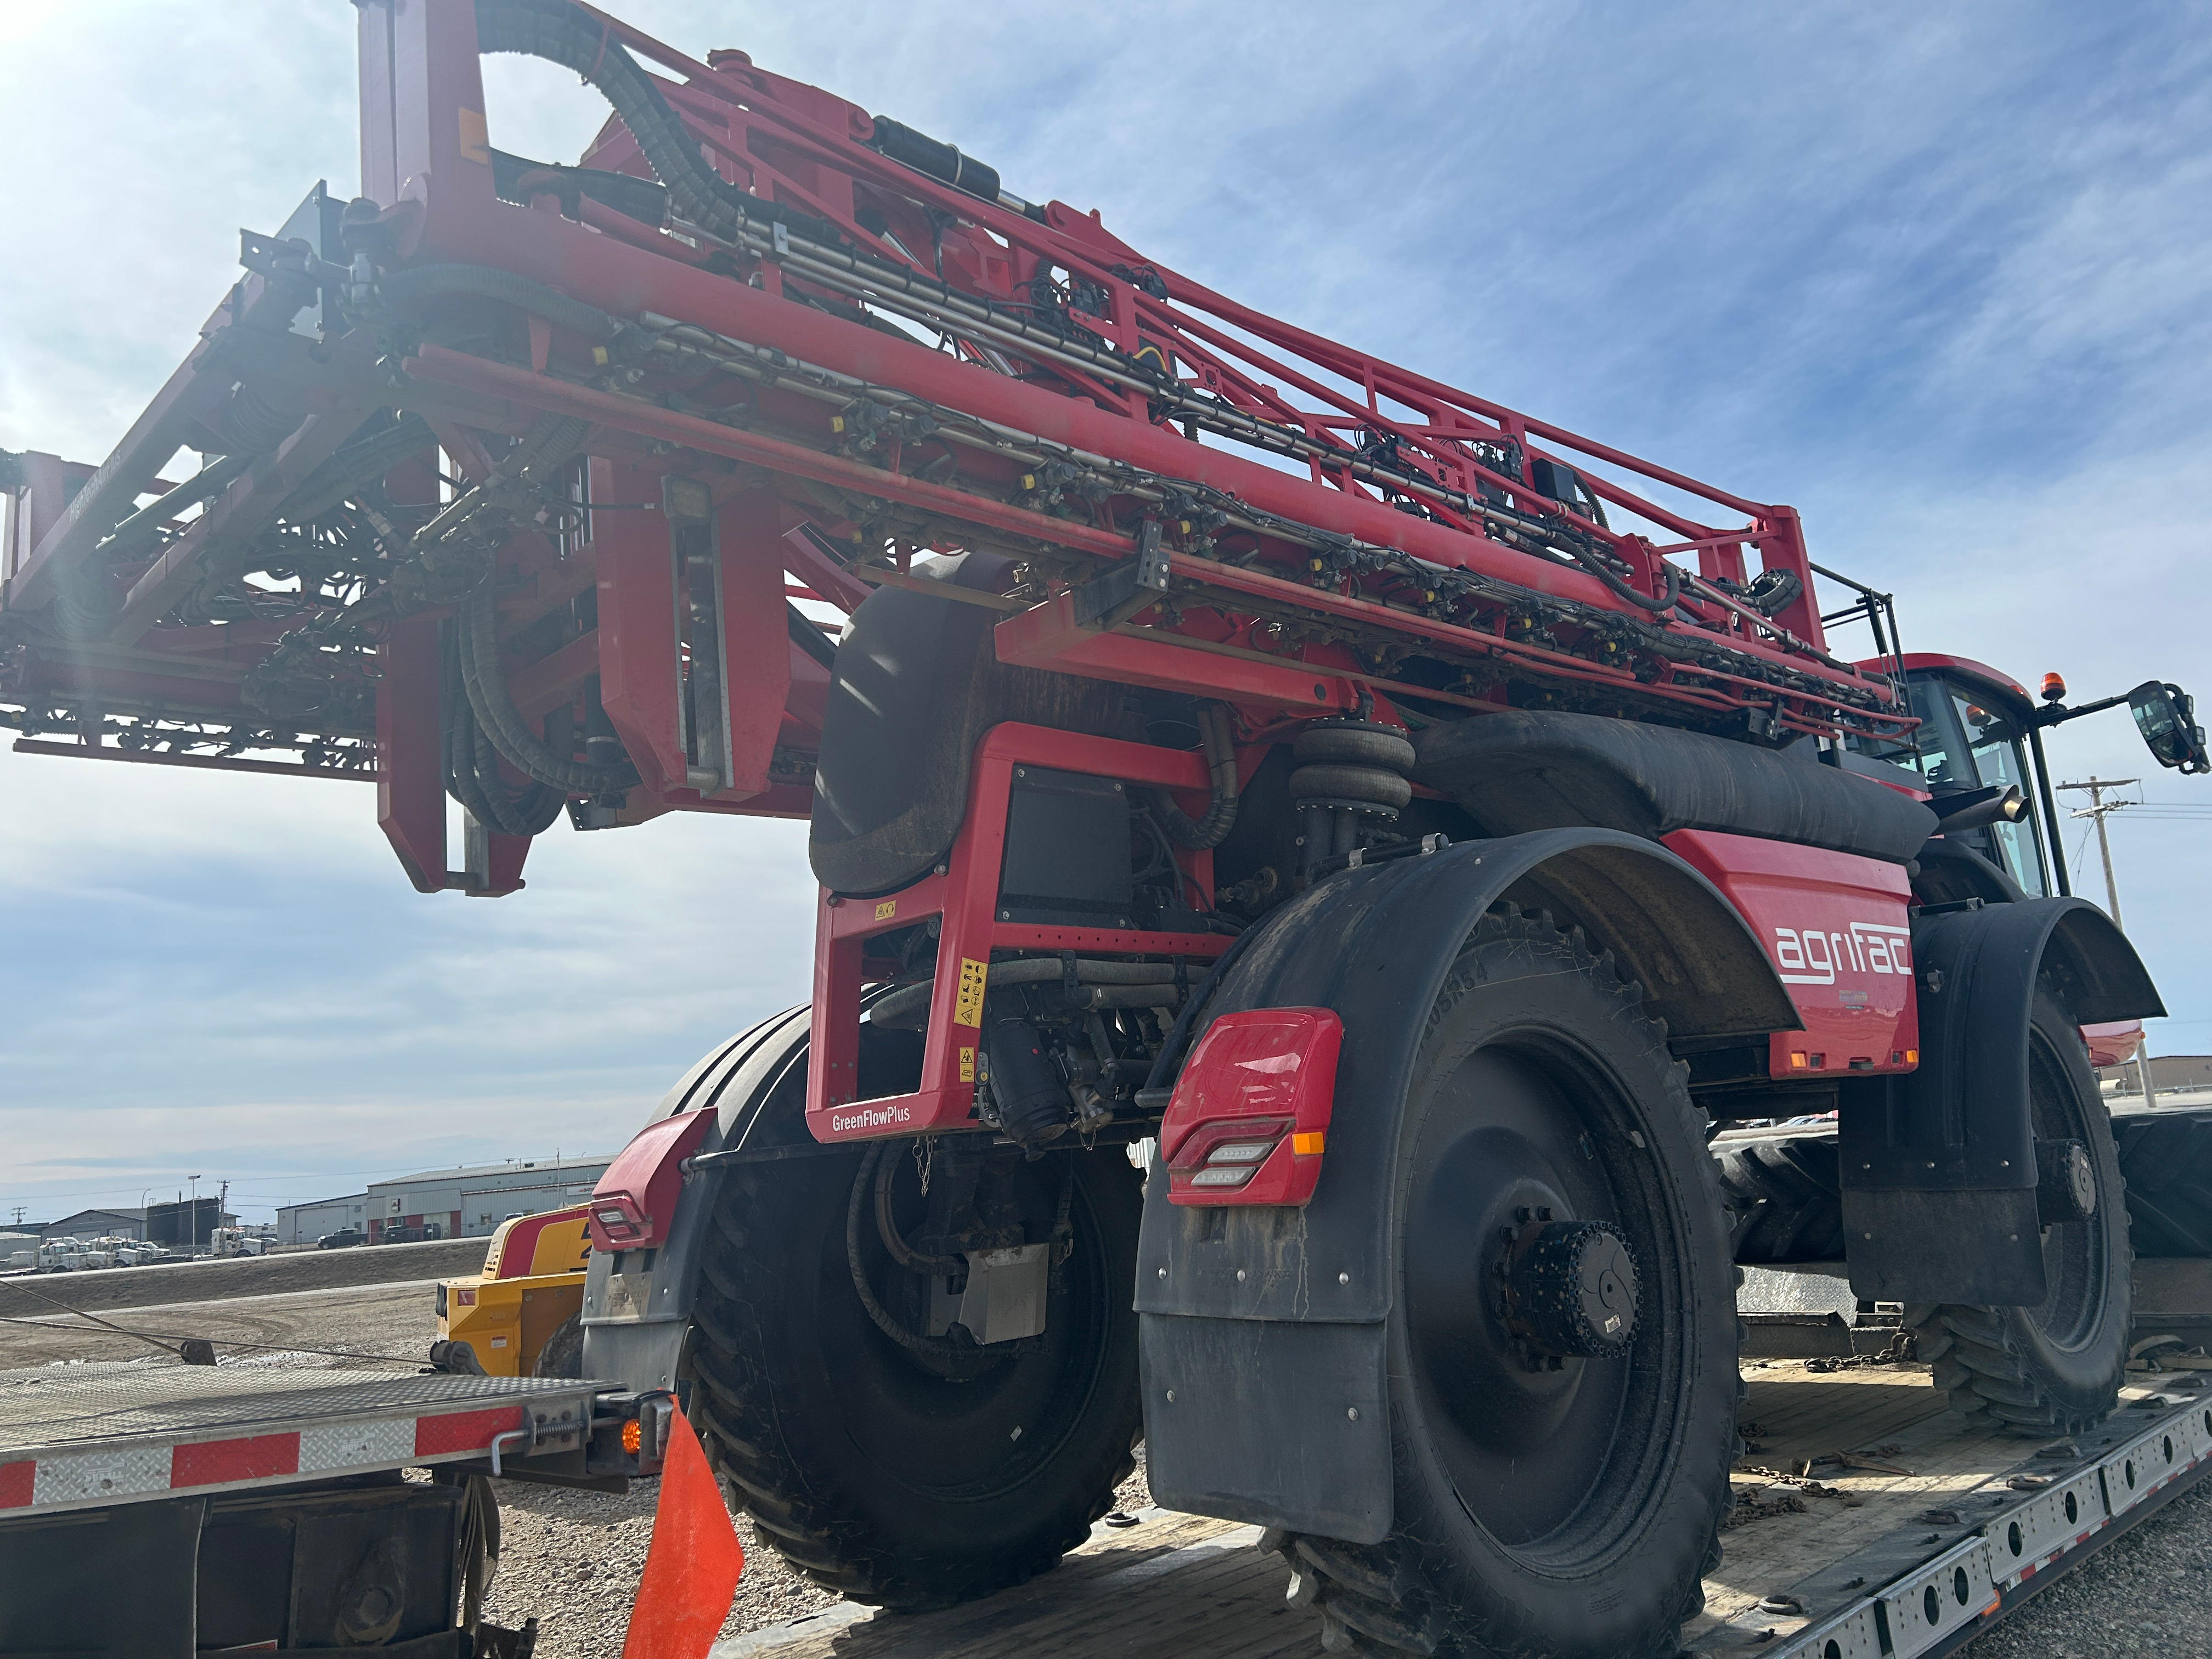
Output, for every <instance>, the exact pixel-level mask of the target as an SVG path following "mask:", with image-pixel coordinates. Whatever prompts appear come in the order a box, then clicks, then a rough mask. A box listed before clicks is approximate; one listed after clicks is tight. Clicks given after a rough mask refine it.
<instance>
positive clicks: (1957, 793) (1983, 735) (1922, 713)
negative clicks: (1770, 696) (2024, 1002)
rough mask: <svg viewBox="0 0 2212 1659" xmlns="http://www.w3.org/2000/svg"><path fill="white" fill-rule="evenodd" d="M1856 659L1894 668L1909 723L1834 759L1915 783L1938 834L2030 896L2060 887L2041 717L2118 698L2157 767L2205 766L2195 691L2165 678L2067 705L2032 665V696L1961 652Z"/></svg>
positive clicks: (2195, 769)
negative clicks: (2039, 688)
mask: <svg viewBox="0 0 2212 1659" xmlns="http://www.w3.org/2000/svg"><path fill="white" fill-rule="evenodd" d="M1860 666H1861V667H1863V668H1869V669H1874V670H1875V671H1879V672H1882V673H1887V674H1895V673H1897V672H1898V671H1899V668H1900V667H1901V668H1902V670H1903V673H1904V679H1905V695H1906V697H1907V699H1908V701H1909V702H1910V703H1911V709H1912V713H1913V714H1914V716H1915V717H1916V718H1917V720H1919V721H1920V724H1919V726H1918V727H1917V728H1916V729H1915V730H1914V731H1913V732H1911V734H1910V735H1909V736H1907V737H1906V738H1904V739H1902V740H1898V739H1891V738H1879V739H1878V738H1852V739H1851V740H1850V745H1849V748H1848V750H1845V751H1844V752H1843V753H1841V754H1840V755H1839V756H1838V758H1840V759H1841V760H1842V761H1843V762H1844V764H1845V765H1846V766H1847V767H1849V768H1850V769H1853V770H1857V771H1862V772H1867V773H1870V774H1873V775H1876V776H1878V777H1879V778H1881V781H1884V782H1886V783H1889V784H1891V785H1893V787H1905V788H1912V789H1925V790H1926V791H1927V792H1928V796H1929V800H1928V804H1929V806H1930V807H1932V808H1933V809H1934V810H1935V811H1936V816H1937V817H1939V818H1941V819H1942V828H1941V829H1939V830H1938V832H1937V833H1938V834H1939V835H1940V836H1942V839H1943V841H1945V842H1948V843H1951V844H1952V845H1954V846H1958V847H1963V848H1966V849H1967V850H1968V851H1970V852H1972V853H1973V854H1977V855H1978V856H1979V857H1980V858H1982V859H1984V860H1987V861H1988V862H1989V863H1990V864H1993V865H1995V866H1996V867H1997V868H1998V869H2000V870H2002V871H2003V872H2004V873H2005V874H2006V875H2008V876H2009V877H2010V878H2012V879H2013V880H2014V881H2015V882H2016V883H2018V884H2019V885H2020V887H2021V890H2023V891H2024V892H2026V893H2027V894H2028V895H2030V896H2045V895H2049V894H2052V893H2060V894H2063V893H2068V892H2070V891H2071V890H2072V889H2071V888H2070V886H2069V884H2068V881H2067V877H2066V866H2065V860H2064V856H2063V853H2062V852H2060V851H2059V849H2057V848H2056V847H2055V846H2054V847H2051V850H2050V852H2048V853H2046V852H2045V847H2046V845H2048V844H2049V843H2050V842H2051V841H2052V840H2054V839H2055V837H2056V836H2057V806H2056V805H2055V801H2054V798H2053V796H2052V793H2051V790H2052V787H2053V786H2052V780H2051V778H2050V776H2049V775H2048V769H2047V767H2045V763H2044V755H2043V740H2042V732H2043V729H2044V728H2045V726H2060V725H2063V724H2064V723H2065V722H2066V721H2068V720H2078V719H2080V718H2081V716H2083V715H2085V714H2098V713H2100V712H2101V711H2103V710H2105V709H2107V708H2118V706H2119V705H2120V704H2122V703H2125V704H2126V705H2127V706H2128V712H2129V713H2130V715H2132V716H2133V718H2134V720H2135V723H2136V730H2137V731H2138V732H2140V733H2141V734H2142V739H2143V744H2144V746H2145V747H2146V748H2148V750H2150V753H2151V757H2152V758H2153V759H2154V760H2156V761H2157V762H2158V763H2159V764H2160V766H2163V767H2166V768H2169V769H2173V770H2177V771H2180V772H2183V773H2203V772H2212V751H2208V750H2207V747H2206V744H2205V738H2204V728H2203V726H2199V725H2197V704H2196V700H2195V699H2194V698H2192V697H2191V696H2190V695H2189V694H2188V693H2187V692H2186V691H2184V690H2182V689H2181V688H2180V687H2179V686H2178V685H2175V684H2171V683H2169V682H2166V681H2162V680H2146V681H2145V682H2144V683H2143V684H2141V685H2139V686H2137V687H2136V688H2135V690H2132V691H2127V692H2123V693H2121V694H2119V695H2118V696H2109V697H2101V698H2099V699H2097V700H2096V701H2094V702H2086V703H2076V704H2073V705H2071V706H2069V704H2068V703H2067V702H2066V701H2065V697H2066V683H2065V681H2064V680H2063V678H2060V677H2059V676H2058V675H2057V674H2046V675H2045V676H2044V679H2043V694H2042V697H2041V700H2040V701H2038V700H2037V699H2036V698H2034V697H2032V696H2029V695H2028V692H2027V687H2025V686H2023V685H2021V684H2020V683H2019V682H2018V681H2017V680H2015V679H2014V678H2011V676H2009V675H2007V674H2002V673H1999V672H1998V671H1996V669H1994V668H1991V667H1990V666H1989V665H1987V664H1985V663H1978V662H1975V661H1973V660H1972V659H1970V658H1966V657H1951V656H1941V655H1937V654H1935V653H1925V652H1923V653H1906V654H1905V655H1904V656H1903V657H1901V658H1882V659H1876V660H1874V661H1869V662H1865V663H1862V664H1861V665H1860ZM2038 805H2040V806H2041V809H2042V810H2041V812H2040V814H2039V813H2038V811H2037V807H2038ZM2054 877H2055V879H2054Z"/></svg>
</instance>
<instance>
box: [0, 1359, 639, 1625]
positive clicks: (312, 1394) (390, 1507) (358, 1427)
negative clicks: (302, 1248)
mask: <svg viewBox="0 0 2212 1659" xmlns="http://www.w3.org/2000/svg"><path fill="white" fill-rule="evenodd" d="M641 1417H642V1421H641V1420H640V1419H641ZM631 1424H635V1425H637V1426H638V1430H639V1432H638V1434H637V1435H636V1436H633V1437H629V1446H630V1447H635V1445H637V1444H642V1445H643V1447H644V1448H645V1455H643V1456H642V1457H641V1456H639V1455H636V1452H635V1450H634V1449H626V1443H625V1437H624V1432H623V1431H624V1427H625V1425H631ZM663 1445H665V1417H664V1416H663V1408H662V1407H659V1405H658V1404H656V1402H655V1401H653V1400H652V1399H650V1398H647V1399H641V1398H640V1397H639V1396H637V1395H625V1394H623V1393H622V1392H621V1391H620V1390H619V1389H616V1388H614V1387H612V1386H611V1385H610V1384H607V1383H592V1382H580V1381H575V1380H571V1379H565V1378H531V1377H523V1378H516V1377H487V1376H453V1375H447V1374H444V1373H437V1372H430V1373H422V1374H416V1375H401V1376H393V1375H392V1373H390V1372H388V1371H383V1372H380V1371H368V1370H335V1369H334V1370H278V1369H268V1370H261V1369H257V1368H251V1367H244V1366H240V1367H232V1366H203V1365H193V1364H186V1365H172V1364H118V1363H94V1364H66V1365H49V1366H44V1367H40V1368H37V1369H33V1370H10V1371H0V1653H4V1654H6V1655H8V1656H9V1659H37V1656H58V1655H61V1654H64V1653H67V1654H70V1655H73V1656H82V1655H92V1654H101V1655H113V1656H117V1659H121V1656H126V1655H128V1656H131V1659H141V1656H143V1659H157V1656H167V1655H176V1656H179V1659H184V1656H191V1655H192V1654H195V1653H200V1652H207V1651H217V1652H223V1651H253V1652H270V1653H275V1654H278V1655H282V1654H284V1653H289V1652H295V1651H306V1650H314V1649H323V1648H330V1647H343V1646H374V1647H375V1648H377V1649H378V1650H380V1651H381V1652H385V1653H387V1654H393V1655H402V1656H405V1659H475V1656H488V1655H494V1654H496V1655H501V1656H503V1659H516V1656H519V1655H520V1654H522V1653H526V1652H527V1650H528V1644H527V1643H526V1642H524V1641H520V1639H519V1638H520V1633H519V1632H504V1631H498V1630H496V1629H495V1628H493V1627H491V1626H483V1625H481V1624H480V1623H479V1622H478V1621H477V1620H475V1618H474V1617H473V1612H472V1610H470V1609H465V1601H468V1600H470V1599H471V1589H470V1581H471V1577H472V1576H473V1577H475V1579H476V1583H477V1589H480V1588H481V1585H482V1583H483V1582H484V1580H483V1574H482V1572H481V1571H480V1565H479V1569H478V1571H476V1572H475V1573H474V1574H473V1575H472V1571H471V1560H472V1558H474V1557H477V1556H479V1555H481V1554H482V1553H483V1552H484V1550H485V1548H486V1547H487V1542H488V1541H489V1549H490V1550H491V1551H492V1552H493V1553H495V1550H496V1544H495V1539H496V1524H495V1517H494V1516H491V1515H489V1514H487V1513H486V1512H485V1508H486V1506H487V1505H495V1503H496V1499H495V1498H493V1497H492V1494H491V1491H490V1488H489V1486H488V1485H487V1484H486V1483H485V1481H483V1480H479V1479H477V1477H479V1476H487V1477H499V1476H505V1477H508V1478H524V1479H533V1480H555V1481H559V1482H563V1483H567V1484H581V1485H591V1486H604V1487H610V1488H616V1489H618V1488H619V1487H620V1486H621V1485H622V1483H623V1481H624V1480H626V1479H627V1478H628V1477H629V1475H630V1474H650V1473H653V1472H654V1471H656V1470H657V1469H658V1468H659V1464H658V1462H657V1458H656V1453H657V1451H658V1449H659V1448H660V1447H661V1446H663ZM410 1470H427V1471H430V1472H431V1478H430V1480H428V1481H427V1482H425V1481H423V1480H408V1479H407V1478H406V1472H407V1471H410ZM118 1586H127V1587H128V1593H127V1594H119V1593H118Z"/></svg>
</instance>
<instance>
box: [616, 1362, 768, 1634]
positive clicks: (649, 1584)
mask: <svg viewBox="0 0 2212 1659" xmlns="http://www.w3.org/2000/svg"><path fill="white" fill-rule="evenodd" d="M670 1409H671V1412H672V1413H673V1417H672V1420H671V1422H670V1424H669V1425H668V1455H667V1459H666V1461H665V1462H664V1463H663V1464H662V1466H661V1470H660V1499H659V1503H658V1504H656V1505H655V1506H654V1508H653V1543H652V1545H651V1547H649V1548H647V1551H646V1553H645V1576H644V1577H642V1578H641V1579H640V1580H639V1581H638V1586H637V1601H636V1602H635V1604H634V1605H633V1606H632V1607H631V1608H630V1611H629V1634H628V1635H627V1636H625V1637H624V1638H623V1659H706V1655H707V1650H708V1649H709V1648H711V1647H712V1646H714V1638H715V1637H717V1636H719V1635H720V1633H721V1630H722V1621H723V1620H726V1619H727V1618H728V1617H729V1616H730V1599H731V1597H732V1596H733V1595H736V1594H737V1589H738V1574H740V1573H742V1572H743V1571H744V1570H745V1551H744V1545H742V1544H740V1543H738V1530H737V1528H735V1527H733V1526H732V1525H731V1524H730V1511H729V1509H728V1507H727V1506H726V1504H724V1503H723V1502H722V1489H721V1488H720V1486H717V1485H716V1484H715V1481H714V1471H713V1470H712V1469H710V1468H708V1467H707V1454H706V1453H705V1452H703V1451H702V1450H701V1449H699V1437H698V1436H697V1435H696V1434H695V1433H693V1432H692V1429H691V1425H690V1423H688V1422H686V1421H685V1420H684V1413H682V1412H680V1411H676V1410H675V1409H674V1406H673V1402H671V1407H670Z"/></svg>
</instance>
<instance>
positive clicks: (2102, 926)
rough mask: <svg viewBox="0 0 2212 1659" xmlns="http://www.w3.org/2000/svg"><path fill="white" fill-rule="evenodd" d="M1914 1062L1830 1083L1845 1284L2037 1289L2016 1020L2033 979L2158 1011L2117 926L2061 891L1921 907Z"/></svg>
mask: <svg viewBox="0 0 2212 1659" xmlns="http://www.w3.org/2000/svg"><path fill="white" fill-rule="evenodd" d="M1912 955H1913V959H1914V962H1915V963H1916V965H1917V976H1916V977H1917V985H1918V993H1919V1000H1920V1066H1919V1069H1918V1070H1917V1071H1915V1072H1912V1073H1909V1074H1906V1075H1904V1076H1899V1077H1888V1078H1879V1079H1874V1078H1869V1079H1856V1080H1849V1081H1846V1082H1845V1083H1844V1085H1843V1089H1842V1094H1841V1097H1840V1102H1839V1106H1840V1110H1839V1123H1838V1127H1839V1130H1840V1145H1841V1160H1842V1166H1843V1168H1842V1174H1843V1213H1844V1233H1845V1242H1846V1248H1847V1249H1848V1251H1849V1254H1850V1278H1851V1288H1852V1289H1853V1290H1854V1291H1857V1293H1858V1294H1859V1295H1860V1296H1862V1297H1869V1298H1872V1299H1875V1300H1877V1301H1887V1302H1906V1301H1909V1302H1954V1303H1964V1304H1971V1305H1973V1306H1996V1307H2028V1306H2033V1305H2034V1304H2037V1303H2039V1302H2041V1301H2042V1300H2043V1298H2044V1296H2045V1293H2046V1290H2047V1286H2046V1285H2045V1282H2044V1271H2043V1251H2042V1246H2041V1242H2040V1231H2039V1225H2038V1220H2037V1216H2036V1208H2035V1183H2036V1170H2035V1128H2034V1123H2033V1117H2032V1115H2031V1111H2030V1105H2029V1099H2028V1065H2027V1048H2028V1037H2027V1031H2028V1021H2029V1018H2030V1016H2031V1014H2032V1013H2033V1009H2034V1006H2035V992H2036V986H2037V983H2038V981H2039V980H2041V981H2043V982H2045V984H2047V985H2048V986H2049V987H2050V988H2051V990H2052V991H2053V992H2054V993H2055V994H2057V996H2058V997H2059V998H2060V1000H2063V1002H2064V1003H2065V1004H2066V1006H2067V1007H2068V1009H2069V1012H2071V1013H2072V1014H2073V1016H2074V1018H2076V1019H2077V1020H2082V1021H2087V1022H2092V1023H2094V1022H2101V1021H2106V1020H2119V1019H2129V1018H2145V1017H2150V1016H2156V1015H2160V1014H2163V1013H2164V1012H2166V1009H2165V1005H2164V1004H2162V1003H2161V1002H2160V1000H2159V996H2158V992H2157V989H2156V987H2154V986H2153V985H2152V983H2151V980H2150V975H2149V974H2148V972H2147V971H2146V970H2145V969H2144V968H2143V965H2142V959H2141V958H2140V957H2137V956H2136V952H2135V947H2134V946H2132V945H2130V944H2129V943H2128V941H2127V939H2126V938H2125V936H2124V935H2123V934H2122V933H2121V932H2120V930H2119V929H2118V928H2117V927H2114V926H2113V925H2112V921H2111V920H2110V919H2109V918H2108V917H2106V915H2105V914H2104V912H2103V911H2101V910H2099V909H2098V908H2096V907H2095V906H2093V905H2091V904H2088V903H2086V902H2083V901H2082V900H2081V899H2074V898H2045V899H2025V900H2021V901H2020V902H2016V903H2009V904H1984V905H1981V906H1979V907H1978V908H1972V909H1960V910H1950V911H1946V912H1945V913H1943V914H1942V915H1926V914H1924V913H1923V915H1921V916H1920V917H1919V918H1918V919H1917V921H1915V923H1914V925H1913V929H1912Z"/></svg>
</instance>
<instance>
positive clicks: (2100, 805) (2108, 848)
mask: <svg viewBox="0 0 2212 1659" xmlns="http://www.w3.org/2000/svg"><path fill="white" fill-rule="evenodd" d="M2136 781H2137V780H2136V779H2134V778H2098V777H2091V778H2086V779H2084V780H2083V781H2081V782H2080V783H2062V784H2060V785H2059V786H2058V787H2060V788H2061V789H2086V790H2087V791H2088V792H2089V804H2088V805H2087V806H2084V807H2080V808H2077V809H2076V810H2075V811H2074V812H2072V813H2071V814H2070V815H2069V816H2071V817H2077V818H2088V819H2090V820H2092V821H2093V822H2094V823H2095V824H2096V826H2097V852H2098V854H2099V855H2100V857H2102V858H2103V860H2105V914H2106V915H2108V916H2110V917H2111V918H2112V926H2113V927H2118V928H2120V931H2121V932H2123V933H2125V932H2126V931H2127V929H2126V928H2125V927H2124V926H2123V925H2122V923H2121V921H2120V890H2119V886H2118V884H2117V883H2116V882H2114V881H2113V879H2112V837H2111V836H2107V835H2106V833H2105V820H2106V818H2107V817H2111V816H2112V814H2113V813H2114V812H2117V811H2119V810H2120V808H2122V807H2123V806H2133V805H2135V804H2136V803H2135V802H2133V801H2131V800H2115V801H2108V800H2106V799H2105V791H2106V790H2107V789H2124V788H2126V787H2128V786H2129V785H2130V784H2131V783H2134V782H2136ZM2149 1049H2150V1036H2149V1033H2148V1032H2146V1033H2144V1035H2143V1040H2142V1046H2141V1047H2139V1048H2136V1083H2137V1085H2139V1086H2140V1087H2141V1088H2142V1097H2143V1104H2144V1105H2146V1106H2154V1105H2156V1104H2157V1103H2158V1102H2157V1098H2156V1097H2155V1096H2154V1095H2153V1094H2152V1092H2151V1086H2150V1053H2149Z"/></svg>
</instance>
